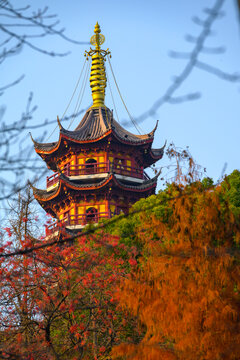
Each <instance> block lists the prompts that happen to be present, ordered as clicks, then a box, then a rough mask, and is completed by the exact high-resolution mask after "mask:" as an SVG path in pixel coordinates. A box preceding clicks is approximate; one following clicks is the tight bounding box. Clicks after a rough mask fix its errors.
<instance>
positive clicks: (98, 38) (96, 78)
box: [84, 22, 110, 107]
mask: <svg viewBox="0 0 240 360" xmlns="http://www.w3.org/2000/svg"><path fill="white" fill-rule="evenodd" d="M94 32H95V35H93V36H92V37H91V39H90V43H91V44H92V45H94V46H95V49H92V48H91V47H90V51H85V54H84V55H85V56H87V59H88V57H89V56H91V58H92V66H91V74H90V86H91V88H92V98H93V105H92V107H99V106H104V99H105V87H106V86H107V77H106V72H105V66H104V61H105V60H106V59H105V57H106V56H107V55H108V54H110V51H108V49H107V50H102V49H101V45H102V44H103V43H104V41H105V37H104V35H102V34H101V29H100V26H99V24H98V22H97V23H96V25H95V29H94Z"/></svg>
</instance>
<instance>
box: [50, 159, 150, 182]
mask: <svg viewBox="0 0 240 360" xmlns="http://www.w3.org/2000/svg"><path fill="white" fill-rule="evenodd" d="M110 171H113V172H114V173H115V174H119V175H123V176H129V177H134V178H137V179H142V180H148V179H149V176H148V175H147V174H146V173H145V171H143V170H142V169H141V168H135V167H131V166H127V165H122V164H121V165H119V164H114V163H110V162H105V163H89V164H78V165H70V164H67V165H65V166H64V168H63V169H62V172H63V174H64V175H66V176H81V175H96V174H103V173H108V172H110ZM58 177H59V174H58V173H57V172H56V173H54V174H53V175H51V176H48V177H47V188H48V187H50V186H53V185H54V184H56V183H57V182H58Z"/></svg>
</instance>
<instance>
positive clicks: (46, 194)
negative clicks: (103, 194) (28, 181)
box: [32, 174, 113, 202]
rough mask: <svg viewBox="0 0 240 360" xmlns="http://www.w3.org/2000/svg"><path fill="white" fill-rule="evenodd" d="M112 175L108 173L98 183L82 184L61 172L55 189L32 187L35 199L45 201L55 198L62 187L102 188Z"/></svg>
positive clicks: (78, 188) (75, 188)
mask: <svg viewBox="0 0 240 360" xmlns="http://www.w3.org/2000/svg"><path fill="white" fill-rule="evenodd" d="M112 176H113V175H112V174H110V175H109V176H108V177H106V178H105V179H104V180H102V181H101V182H99V183H94V184H84V185H83V184H77V183H74V182H73V181H70V180H69V179H68V178H67V177H66V176H65V175H63V174H61V175H60V176H59V182H58V186H57V187H56V189H54V190H52V191H47V190H41V189H37V188H35V187H33V186H32V189H33V194H34V197H35V199H36V200H38V201H39V202H47V201H49V200H52V199H54V198H56V197H57V196H58V195H59V194H60V193H61V191H62V190H63V191H64V187H65V188H67V189H72V190H77V191H79V190H81V191H89V190H99V189H101V188H104V187H105V186H106V185H107V184H108V183H109V182H110V181H111V180H112Z"/></svg>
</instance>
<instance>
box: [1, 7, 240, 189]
mask: <svg viewBox="0 0 240 360" xmlns="http://www.w3.org/2000/svg"><path fill="white" fill-rule="evenodd" d="M13 3H14V2H13ZM15 3H17V5H18V4H26V3H28V2H27V1H23V0H21V1H20V0H17V1H15ZM214 3H215V1H213V0H199V1H196V0H195V1H193V0H181V1H179V0H148V1H147V0H121V1H115V0H102V1H99V0H87V1H81V0H72V1H66V0H65V1H64V0H57V1H56V0H55V1H54V0H48V1H46V0H42V1H41V2H40V1H34V2H32V4H33V5H32V6H36V8H37V7H40V6H41V7H43V6H44V5H45V4H46V5H48V6H49V10H50V12H51V13H56V14H58V17H59V19H60V21H61V24H60V27H61V26H62V27H65V28H66V35H67V36H69V37H71V38H73V39H76V40H82V41H85V42H86V41H89V39H90V37H91V36H92V35H93V30H94V26H95V23H96V21H98V22H99V24H100V26H101V30H102V33H103V34H104V35H105V37H106V41H105V43H104V46H103V48H109V49H110V50H111V53H112V66H113V69H114V72H115V75H116V78H117V81H118V85H119V88H120V90H121V93H122V95H123V98H124V100H125V102H126V104H127V107H128V109H129V111H130V113H131V114H132V116H133V117H136V118H137V117H139V116H140V115H141V114H142V113H144V112H145V111H147V110H148V109H149V108H151V106H152V105H153V104H154V103H155V101H156V100H158V99H159V98H160V97H161V96H162V95H163V94H164V93H165V91H166V89H167V88H168V87H169V86H170V85H171V83H172V81H173V79H174V77H175V76H178V75H179V74H180V73H181V71H182V69H183V68H184V66H185V64H186V62H187V60H186V59H185V60H183V59H172V58H171V57H169V55H168V53H169V51H170V50H176V51H191V49H192V48H193V46H194V45H193V44H191V43H189V42H187V41H186V40H185V36H186V35H187V34H191V35H192V36H197V35H198V34H199V33H200V31H201V28H200V27H199V26H198V25H196V24H194V23H193V22H192V20H191V19H192V17H193V16H194V15H197V16H198V17H200V18H203V19H204V18H206V16H207V15H206V13H204V12H203V11H202V10H203V9H204V8H206V7H207V6H209V7H210V6H212V5H213V4H214ZM223 10H224V12H225V16H224V17H222V18H220V19H219V20H217V21H216V22H215V23H214V26H213V33H212V34H211V36H209V38H208V41H207V43H206V45H207V46H214V47H215V46H224V47H225V48H226V51H225V53H223V54H219V55H206V54H205V55H202V56H201V59H202V60H204V61H205V62H207V63H208V64H211V65H214V66H216V67H217V68H219V69H221V70H222V71H224V72H227V73H231V74H232V73H235V72H238V73H240V39H239V35H240V25H239V24H238V22H237V11H236V6H235V1H234V0H226V1H225V4H224V7H223ZM38 45H40V46H42V47H43V48H45V49H48V50H54V51H68V50H69V51H71V54H70V55H68V56H66V57H49V56H45V55H43V54H39V53H36V52H34V51H32V50H31V49H27V48H25V49H24V50H23V51H22V53H21V54H19V55H18V56H14V57H12V58H10V59H9V60H8V61H7V62H6V63H5V64H3V65H2V66H1V70H2V74H1V78H2V83H3V84H4V83H9V82H10V81H13V80H15V79H16V78H17V77H18V76H20V75H21V74H22V73H24V74H25V78H24V80H23V81H22V82H21V83H20V84H19V85H17V86H15V87H13V88H11V89H10V90H8V91H7V92H6V93H5V95H4V96H2V103H3V104H4V105H6V107H7V110H6V114H5V116H4V120H5V122H10V121H14V120H17V119H18V118H19V114H21V113H22V111H24V107H25V105H26V102H27V98H28V95H29V92H30V91H33V93H34V99H33V103H34V104H37V105H38V109H37V111H36V112H35V116H34V120H33V121H34V122H35V123H39V122H44V121H45V119H46V118H47V119H54V118H56V116H57V115H59V116H60V117H61V116H62V114H63V113H64V111H65V108H66V106H67V104H68V102H69V99H70V97H71V95H72V93H73V89H74V87H75V84H76V81H77V79H78V77H79V74H80V71H81V69H82V66H83V63H84V56H83V54H84V51H85V49H88V48H89V45H73V44H71V43H68V42H65V41H63V40H62V39H60V38H57V37H47V38H44V39H42V40H41V39H40V40H39V41H38ZM108 71H109V70H108ZM110 80H111V78H110ZM111 86H112V88H113V91H114V99H115V101H116V104H117V111H118V115H119V118H120V120H124V119H128V116H127V113H126V111H125V109H124V107H123V106H122V104H121V102H120V101H119V97H118V95H117V92H116V90H115V89H114V83H113V81H111ZM196 91H197V92H200V93H201V98H200V99H198V100H195V101H187V102H183V103H180V104H174V105H173V104H164V105H163V106H161V107H160V108H159V109H158V110H157V112H156V114H155V115H154V116H153V117H148V118H147V119H146V120H145V121H144V122H142V123H141V124H140V125H141V128H142V129H143V131H144V132H149V131H150V130H152V128H153V127H154V126H155V122H156V119H159V126H158V129H157V132H156V136H155V141H154V147H160V146H162V145H163V144H164V142H165V140H167V141H168V143H170V142H172V141H173V142H174V143H175V145H176V146H180V147H186V146H189V149H190V152H191V153H192V155H193V157H194V159H195V160H196V162H197V163H198V164H200V165H202V166H203V167H206V168H207V175H208V176H210V177H213V178H214V180H217V179H218V178H219V176H220V175H221V171H222V168H223V166H224V163H225V162H226V163H227V165H228V166H227V170H226V172H227V173H230V172H231V171H232V170H234V169H236V168H238V169H239V168H240V165H239V155H240V151H239V133H240V131H239V130H240V125H239V114H240V100H239V95H240V83H239V82H238V83H232V82H229V81H225V80H222V79H220V78H218V77H216V76H215V75H212V74H209V73H207V72H204V71H202V70H199V69H195V70H194V71H193V72H192V74H191V75H190V76H189V77H188V78H187V80H186V81H185V82H184V83H183V85H182V86H181V87H180V88H179V89H178V91H177V92H176V93H175V96H182V95H185V94H188V93H189V92H196ZM90 103H91V92H90V87H89V83H87V87H86V91H85V95H84V98H83V101H82V108H83V109H84V108H86V107H87V106H88V105H90ZM74 105H75V104H74ZM106 105H107V106H108V107H109V108H113V105H112V101H111V97H110V95H109V88H108V90H107V95H106ZM73 108H74V106H73ZM73 108H72V110H73ZM70 113H71V109H70V111H69V112H68V114H70ZM79 121H80V119H79V120H75V122H74V123H73V125H72V127H71V128H72V129H73V128H75V127H76V126H77V123H78V122H79ZM64 126H65V127H67V125H66V124H64ZM53 128H54V126H51V127H50V126H49V128H47V129H46V130H48V132H49V133H50V132H51V131H52V130H53ZM128 129H129V130H130V131H132V132H134V131H135V129H134V128H131V127H128ZM42 132H43V129H40V130H35V131H33V132H32V133H33V137H34V138H35V139H37V137H38V136H40V135H41V133H42ZM26 136H28V134H27V133H26ZM57 138H58V129H57V131H55V133H54V134H53V135H52V137H51V138H50V139H49V141H55V140H57ZM33 151H34V149H33ZM167 164H168V159H167V158H166V156H165V158H164V159H163V160H162V161H160V162H159V163H158V166H162V165H167ZM39 185H41V186H42V187H44V182H43V183H41V184H40V183H39Z"/></svg>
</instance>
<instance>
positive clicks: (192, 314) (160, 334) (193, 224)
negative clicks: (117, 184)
mask: <svg viewBox="0 0 240 360" xmlns="http://www.w3.org/2000/svg"><path fill="white" fill-rule="evenodd" d="M235 175H237V176H238V179H239V173H238V174H236V173H235ZM229 180H232V178H231V179H226V180H225V181H224V182H223V183H222V185H219V186H217V187H215V188H214V187H212V188H211V189H208V190H206V189H205V188H204V184H202V183H200V182H196V183H193V184H192V185H188V186H185V187H184V188H183V187H182V186H176V185H171V186H169V187H168V189H167V191H165V192H164V193H162V194H160V195H159V196H158V197H156V198H155V199H154V201H155V211H153V210H146V211H144V212H141V213H140V215H138V219H135V221H137V226H136V227H135V229H136V230H135V238H136V239H137V240H136V241H138V242H139V243H141V246H142V256H141V257H140V258H139V267H138V269H137V270H136V271H134V272H133V273H131V274H130V276H129V277H128V278H127V279H126V280H125V281H124V282H123V283H122V287H121V290H120V291H119V292H118V296H119V298H120V302H121V304H122V307H123V308H127V309H128V310H129V311H130V312H131V313H132V314H134V315H136V316H138V318H139V321H140V322H141V323H142V324H144V325H145V326H146V333H145V336H144V338H143V340H142V341H141V342H140V343H139V344H121V345H120V346H118V347H115V348H114V349H113V354H114V358H121V359H148V360H150V359H151V360H153V359H184V360H187V359H189V360H190V359H204V360H206V359H228V360H230V359H235V360H237V359H239V354H240V322H239V320H240V319H239V310H240V269H239V263H240V256H239V255H240V253H239V240H240V226H239V225H240V218H239V216H237V215H236V216H235V215H234V213H233V211H232V209H233V203H231V202H229V191H230V190H231V186H230V184H229ZM236 189H237V188H236ZM236 189H235V190H236ZM232 190H233V189H232ZM235 190H234V191H233V193H235V194H236V191H235ZM230 192H231V191H230ZM238 193H239V192H238ZM172 198H173V199H172ZM170 199H172V200H170ZM239 199H240V197H239ZM235 200H237V199H236V197H235ZM158 203H159V205H158V206H157V204H158ZM142 205H143V204H142ZM136 206H137V207H139V206H141V204H137V205H136ZM146 208H147V206H146Z"/></svg>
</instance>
